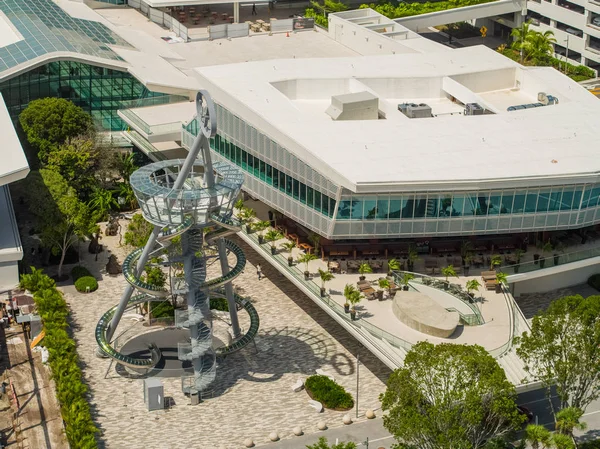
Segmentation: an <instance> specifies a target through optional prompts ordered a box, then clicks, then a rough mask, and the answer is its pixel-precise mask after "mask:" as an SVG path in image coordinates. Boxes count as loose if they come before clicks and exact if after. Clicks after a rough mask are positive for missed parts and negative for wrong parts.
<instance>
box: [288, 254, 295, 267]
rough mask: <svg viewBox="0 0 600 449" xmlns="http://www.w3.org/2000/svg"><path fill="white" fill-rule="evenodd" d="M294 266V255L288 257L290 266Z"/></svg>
mask: <svg viewBox="0 0 600 449" xmlns="http://www.w3.org/2000/svg"><path fill="white" fill-rule="evenodd" d="M293 266H294V258H293V257H291V256H290V257H288V267H293Z"/></svg>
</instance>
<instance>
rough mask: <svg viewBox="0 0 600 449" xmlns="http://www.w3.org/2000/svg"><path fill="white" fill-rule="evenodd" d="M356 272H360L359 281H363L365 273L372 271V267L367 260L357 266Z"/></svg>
mask: <svg viewBox="0 0 600 449" xmlns="http://www.w3.org/2000/svg"><path fill="white" fill-rule="evenodd" d="M358 272H359V273H360V278H359V279H360V280H361V281H364V279H365V274H367V273H372V272H373V268H371V265H369V264H368V263H367V262H363V263H361V264H360V266H359V267H358Z"/></svg>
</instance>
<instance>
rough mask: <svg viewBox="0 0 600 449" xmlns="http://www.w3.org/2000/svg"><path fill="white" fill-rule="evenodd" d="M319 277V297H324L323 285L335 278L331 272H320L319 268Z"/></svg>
mask: <svg viewBox="0 0 600 449" xmlns="http://www.w3.org/2000/svg"><path fill="white" fill-rule="evenodd" d="M319 277H320V278H321V296H322V297H324V296H325V283H326V282H329V281H331V280H333V279H335V276H334V275H333V273H332V272H331V271H328V270H321V269H320V268H319Z"/></svg>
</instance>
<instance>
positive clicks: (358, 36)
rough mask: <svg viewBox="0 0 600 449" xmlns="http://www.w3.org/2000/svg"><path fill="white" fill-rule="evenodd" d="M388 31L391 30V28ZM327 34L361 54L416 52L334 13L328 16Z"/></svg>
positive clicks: (400, 42)
mask: <svg viewBox="0 0 600 449" xmlns="http://www.w3.org/2000/svg"><path fill="white" fill-rule="evenodd" d="M345 17H347V16H345ZM390 31H392V30H391V28H390ZM329 35H330V36H331V37H332V38H333V39H335V40H336V41H338V42H339V43H340V44H342V45H345V46H346V47H348V48H351V49H352V50H354V51H356V52H358V53H360V54H361V55H390V54H402V53H417V51H415V50H413V49H411V48H408V47H405V46H404V45H402V41H401V40H398V41H396V40H394V39H390V38H389V37H387V36H384V35H382V34H379V33H376V32H374V31H372V30H370V29H368V28H364V27H363V26H361V25H357V24H354V23H351V22H348V21H346V20H343V19H341V18H339V17H335V16H334V15H330V16H329Z"/></svg>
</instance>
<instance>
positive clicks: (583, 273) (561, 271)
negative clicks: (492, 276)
mask: <svg viewBox="0 0 600 449" xmlns="http://www.w3.org/2000/svg"><path fill="white" fill-rule="evenodd" d="M596 273H600V257H594V258H591V259H586V260H581V261H578V262H573V263H570V264H565V265H559V266H557V267H551V268H547V269H544V270H539V271H534V272H531V273H523V274H519V275H513V276H509V281H508V282H509V285H510V290H511V292H512V294H513V296H515V297H518V296H519V295H522V294H524V293H543V292H548V291H552V290H557V289H560V288H565V287H569V286H571V285H577V284H583V283H585V282H587V280H588V278H589V277H590V276H591V275H592V274H596ZM515 280H517V282H514V281H515Z"/></svg>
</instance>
